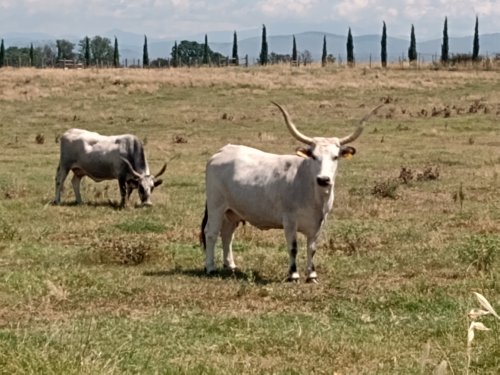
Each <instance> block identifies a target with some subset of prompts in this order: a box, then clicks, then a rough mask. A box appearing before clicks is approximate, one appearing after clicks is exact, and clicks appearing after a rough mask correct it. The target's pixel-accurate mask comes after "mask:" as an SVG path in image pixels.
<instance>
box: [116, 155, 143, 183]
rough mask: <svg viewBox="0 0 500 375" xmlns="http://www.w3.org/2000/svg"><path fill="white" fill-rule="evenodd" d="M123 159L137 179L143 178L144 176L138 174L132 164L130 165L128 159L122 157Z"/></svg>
mask: <svg viewBox="0 0 500 375" xmlns="http://www.w3.org/2000/svg"><path fill="white" fill-rule="evenodd" d="M121 159H122V160H123V161H124V162H125V164H127V166H128V169H129V170H130V172H132V174H133V175H134V176H135V177H137V178H142V174H140V173H138V172H137V171H136V170H135V169H134V167H132V164H130V162H129V161H128V160H127V159H126V158H124V157H122V158H121Z"/></svg>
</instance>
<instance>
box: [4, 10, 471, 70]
mask: <svg viewBox="0 0 500 375" xmlns="http://www.w3.org/2000/svg"><path fill="white" fill-rule="evenodd" d="M380 44H381V46H380V63H381V66H382V67H386V66H387V27H386V23H385V21H384V22H383V23H382V38H381V41H380ZM346 56H347V64H348V66H354V65H355V54H354V41H353V37H352V32H351V28H350V27H349V29H348V33H347V41H346ZM417 58H418V53H417V43H416V37H415V27H414V25H411V29H410V46H409V48H408V61H409V62H410V64H413V63H414V62H416V61H417ZM457 60H458V62H462V61H479V60H480V55H479V21H478V17H477V16H476V23H475V27H474V39H473V48H472V54H470V55H468V54H459V55H455V56H450V54H449V47H448V18H447V17H445V20H444V26H443V38H442V45H441V56H440V62H441V63H442V64H448V63H450V62H456V61H457ZM69 62H78V63H79V64H81V66H85V67H88V66H105V67H120V66H123V63H121V62H120V53H119V49H118V40H117V38H116V37H115V38H114V43H113V44H112V42H111V40H110V39H109V38H105V37H101V36H98V35H97V36H94V37H93V38H89V37H87V36H86V37H85V38H83V39H82V40H80V41H79V42H78V43H77V45H76V46H75V44H74V43H72V42H70V41H68V40H64V39H59V40H56V42H55V44H45V45H44V46H38V47H36V48H34V47H33V43H31V45H30V47H21V48H20V47H15V46H11V47H9V48H7V49H5V47H4V40H3V39H1V42H0V68H1V67H3V66H32V67H47V66H49V67H55V66H61V64H63V65H64V64H65V63H69ZM281 62H290V63H292V64H295V65H299V64H300V63H301V62H302V63H303V64H307V63H311V62H312V57H311V53H310V52H309V51H308V50H304V51H303V52H302V53H300V54H299V53H298V52H297V44H296V41H295V36H293V38H292V52H291V55H288V54H286V55H282V54H277V53H274V52H269V51H268V43H267V30H266V26H265V25H262V42H261V50H260V54H259V58H258V63H259V64H260V65H267V64H270V63H281ZM333 62H335V58H334V57H333V56H332V55H331V54H328V52H327V42H326V35H325V36H324V37H323V50H322V54H321V64H322V66H326V65H327V64H329V63H333ZM213 64H215V65H221V64H231V65H239V64H240V57H239V55H238V37H237V33H236V31H235V32H234V35H233V47H232V54H231V57H228V56H227V57H226V56H223V55H222V54H220V53H218V52H214V51H212V50H211V49H210V47H209V45H208V36H207V34H205V41H204V43H203V44H202V43H197V42H194V41H187V40H183V41H181V42H180V43H179V44H177V41H176V42H175V43H174V46H173V47H172V49H171V52H170V57H169V58H158V59H155V60H153V61H150V59H149V51H148V40H147V37H146V36H144V44H143V55H142V61H141V60H140V59H138V60H137V61H135V60H133V61H132V62H130V64H129V62H128V61H126V60H125V66H127V67H150V66H168V67H179V66H191V65H209V66H210V65H213ZM245 64H246V65H248V56H247V57H246V61H245Z"/></svg>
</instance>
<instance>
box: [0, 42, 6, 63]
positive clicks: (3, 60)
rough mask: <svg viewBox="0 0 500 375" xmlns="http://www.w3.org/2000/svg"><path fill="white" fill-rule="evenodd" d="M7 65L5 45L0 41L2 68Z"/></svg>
mask: <svg viewBox="0 0 500 375" xmlns="http://www.w3.org/2000/svg"><path fill="white" fill-rule="evenodd" d="M4 65H5V46H4V44H3V39H2V42H1V43H0V68H3V67H4Z"/></svg>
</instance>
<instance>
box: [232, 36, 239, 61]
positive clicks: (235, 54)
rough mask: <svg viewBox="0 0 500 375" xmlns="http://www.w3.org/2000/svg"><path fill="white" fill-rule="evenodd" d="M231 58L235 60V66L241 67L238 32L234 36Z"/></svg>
mask: <svg viewBox="0 0 500 375" xmlns="http://www.w3.org/2000/svg"><path fill="white" fill-rule="evenodd" d="M231 57H232V58H233V64H234V65H240V59H239V57H238V37H237V35H236V31H235V32H234V35H233V54H232V56H231Z"/></svg>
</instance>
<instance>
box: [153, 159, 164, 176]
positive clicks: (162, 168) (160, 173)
mask: <svg viewBox="0 0 500 375" xmlns="http://www.w3.org/2000/svg"><path fill="white" fill-rule="evenodd" d="M166 169H167V163H164V164H163V167H161V169H160V171H159V172H158V173H157V174H155V176H154V177H155V178H157V177H160V176H161V175H162V174H163V173H165V170H166Z"/></svg>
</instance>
